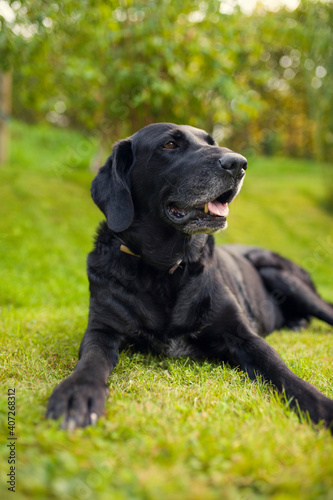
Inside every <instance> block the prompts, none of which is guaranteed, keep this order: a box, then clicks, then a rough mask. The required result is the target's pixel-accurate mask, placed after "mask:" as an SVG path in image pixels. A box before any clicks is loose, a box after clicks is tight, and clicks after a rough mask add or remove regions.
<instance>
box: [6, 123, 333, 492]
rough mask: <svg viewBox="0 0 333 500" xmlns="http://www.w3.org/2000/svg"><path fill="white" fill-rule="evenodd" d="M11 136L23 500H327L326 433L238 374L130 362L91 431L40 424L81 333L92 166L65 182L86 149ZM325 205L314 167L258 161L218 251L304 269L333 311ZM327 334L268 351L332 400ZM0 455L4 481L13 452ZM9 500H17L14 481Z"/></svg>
mask: <svg viewBox="0 0 333 500" xmlns="http://www.w3.org/2000/svg"><path fill="white" fill-rule="evenodd" d="M13 134H14V136H13V141H12V161H11V164H9V165H8V166H5V167H3V168H1V169H0V191H1V193H0V199H1V204H0V259H1V266H0V284H1V286H0V307H1V319H0V329H1V334H2V335H1V340H0V345H1V350H0V352H1V354H0V356H1V358H0V365H1V372H0V374H1V386H2V391H1V399H0V409H1V413H2V415H3V418H2V419H1V431H2V435H3V436H4V437H6V436H7V435H8V432H7V399H6V392H7V389H8V388H9V387H15V388H16V404H17V413H16V426H17V429H16V430H17V437H18V440H17V456H18V462H17V464H16V465H17V492H16V493H15V498H16V499H17V500H21V499H26V498H31V499H32V498H33V499H43V500H44V499H45V498H47V499H58V498H59V499H60V498H61V499H76V498H77V499H79V498H80V499H82V498H83V499H101V500H104V499H106V500H108V499H110V498H112V500H113V499H115V500H118V499H119V500H120V499H131V500H132V499H149V500H150V499H151V500H155V499H157V498H158V499H162V500H164V499H165V500H169V499H179V500H183V499H188V500H192V499H194V500H199V499H200V500H202V499H205V500H206V499H208V500H209V499H221V498H223V499H226V500H229V499H230V500H234V499H251V500H252V499H258V498H260V499H261V498H274V499H277V500H280V499H283V500H285V499H293V500H294V499H300V500H304V499H305V500H310V499H311V500H312V499H316V500H317V499H330V498H332V497H333V460H332V457H333V441H332V438H331V436H330V435H329V433H328V432H327V431H325V430H323V429H319V430H318V429H316V430H314V429H313V428H312V427H311V426H310V425H309V424H308V423H306V422H299V419H298V418H297V416H296V415H295V414H294V413H293V412H291V411H290V410H289V409H288V407H287V406H286V404H285V403H284V401H283V399H282V398H280V397H279V396H277V395H276V394H275V393H274V392H273V391H272V389H271V388H270V387H267V386H265V385H264V384H263V383H261V382H257V383H251V382H250V381H249V380H248V378H247V376H246V375H245V374H243V373H242V372H239V371H238V370H232V369H230V367H228V366H219V365H215V364H210V363H208V362H204V363H197V362H193V361H191V360H189V359H187V358H183V359H178V360H173V359H167V358H156V357H152V356H148V357H144V356H142V355H138V354H131V353H130V352H125V353H122V354H121V356H120V361H119V364H118V366H117V368H116V369H115V371H114V374H113V375H112V377H111V378H110V394H109V398H108V402H107V411H106V416H105V418H102V419H101V420H100V421H99V423H98V424H97V427H96V428H90V429H84V430H81V429H79V430H77V431H76V432H75V433H74V434H72V435H67V434H66V433H65V432H63V431H61V430H60V429H59V425H58V423H55V422H48V421H46V420H45V419H44V415H45V409H46V402H47V398H48V396H49V395H50V393H51V391H52V388H53V387H54V386H55V385H56V384H57V383H58V382H59V381H60V380H61V379H63V378H64V377H65V376H67V375H68V374H69V373H70V372H71V371H72V369H73V367H74V365H75V362H76V358H77V351H78V346H79V342H80V339H81V337H82V335H83V332H84V329H85V327H86V321H87V312H88V283H87V278H86V254H87V253H88V251H89V250H90V249H91V246H92V240H93V235H94V232H95V227H96V224H97V222H98V221H99V220H100V219H101V214H100V213H99V212H98V210H97V208H96V207H95V206H94V205H93V203H92V201H91V199H90V194H89V186H90V181H91V178H92V174H90V173H89V172H88V170H87V168H86V165H87V163H88V161H89V155H88V153H87V155H86V156H82V158H81V160H80V158H76V163H75V162H74V164H73V166H72V167H73V168H72V167H71V166H68V158H69V156H68V151H69V149H73V150H74V151H76V150H77V147H76V146H77V144H80V141H87V144H88V146H89V144H90V143H89V138H82V137H81V136H80V135H79V134H77V133H70V132H68V131H65V132H64V131H59V130H54V129H49V128H44V127H42V128H41V127H28V126H24V125H22V124H14V126H13ZM68 148H69V149H68ZM81 149H82V150H83V149H84V148H81ZM88 149H89V148H88V147H87V148H86V151H88ZM91 153H93V151H91ZM66 162H67V163H66ZM56 164H57V165H62V167H61V168H60V167H59V169H57V168H56V167H55V165H56ZM324 194H325V183H324V182H323V178H322V175H321V167H320V166H319V165H318V164H314V163H313V162H307V161H300V160H297V161H295V160H287V159H268V158H265V159H263V158H257V159H256V158H253V159H252V160H251V161H250V166H249V170H248V174H247V179H246V182H245V185H244V188H243V192H242V194H241V195H240V196H239V199H237V200H236V201H235V202H234V204H233V205H231V208H230V212H231V213H230V217H229V229H227V231H225V232H224V233H222V234H221V235H219V237H218V240H219V242H242V243H250V244H258V245H262V246H266V247H269V248H272V249H274V250H277V251H280V252H282V253H283V254H284V255H286V256H288V257H290V258H293V259H294V260H296V261H297V262H298V263H300V264H304V265H307V267H308V268H310V269H311V272H312V275H313V277H314V279H315V281H316V283H317V285H318V289H319V290H320V292H321V293H322V294H323V295H324V296H325V298H326V299H327V300H330V301H333V287H332V271H331V269H332V263H333V228H332V218H331V216H330V214H329V213H328V212H326V211H325V209H324V208H323V200H324ZM332 333H333V332H332V328H330V327H328V326H327V325H325V324H323V323H321V322H319V321H314V322H313V323H312V324H311V326H310V328H309V329H308V330H306V331H305V332H300V333H293V332H276V333H274V334H272V335H271V336H270V337H269V338H268V341H269V343H270V344H271V345H272V346H273V347H274V348H276V349H277V350H278V352H279V353H280V354H281V355H282V356H283V358H284V359H285V360H286V362H287V363H288V364H289V366H290V367H291V368H292V369H293V370H294V371H295V373H297V375H299V376H300V377H303V378H305V379H306V380H308V381H310V382H311V383H313V384H315V385H316V386H317V387H318V388H319V389H320V390H321V391H322V392H324V393H325V394H327V395H328V396H329V397H331V398H333V342H332V338H333V337H332ZM0 450H1V451H0V454H1V458H0V470H1V471H2V477H5V475H6V474H7V472H8V467H9V466H8V463H7V457H8V452H7V449H6V447H5V446H2V447H1V448H0ZM1 488H2V489H3V494H2V498H7V496H8V498H10V497H9V494H10V492H8V491H7V487H6V484H5V482H4V481H2V482H1Z"/></svg>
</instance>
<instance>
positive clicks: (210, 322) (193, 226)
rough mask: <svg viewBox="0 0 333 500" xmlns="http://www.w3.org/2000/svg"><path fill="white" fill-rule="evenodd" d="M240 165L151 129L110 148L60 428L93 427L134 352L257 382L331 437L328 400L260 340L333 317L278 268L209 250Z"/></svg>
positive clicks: (210, 148) (196, 138) (163, 128)
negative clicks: (229, 368) (231, 371)
mask: <svg viewBox="0 0 333 500" xmlns="http://www.w3.org/2000/svg"><path fill="white" fill-rule="evenodd" d="M246 166H247V164H246V160H245V158H244V157H243V156H241V155H238V154H236V153H233V152H232V151H230V150H228V149H226V148H220V147H219V146H217V145H216V143H215V142H214V141H213V139H212V138H211V137H210V136H209V135H208V134H207V133H206V132H204V131H203V130H199V129H195V128H193V127H189V126H177V125H174V124H170V123H160V124H155V125H149V126H148V127H145V128H144V129H142V130H140V131H139V132H137V133H136V134H134V135H133V136H132V137H130V138H128V139H126V140H124V141H121V142H119V143H118V144H117V145H116V146H115V148H114V150H113V153H112V155H111V157H110V158H109V159H108V160H107V162H106V164H105V166H104V167H102V168H101V169H100V171H99V173H98V175H97V176H96V178H95V179H94V181H93V183H92V191H91V192H92V197H93V199H94V201H95V203H96V204H97V205H98V207H99V208H100V209H101V210H102V211H103V213H104V214H105V216H106V222H103V223H102V224H101V225H100V228H99V230H98V235H97V238H96V243H95V248H94V250H93V251H92V252H91V253H90V255H89V257H88V276H89V282H90V294H91V298H90V311H89V323H88V328H87V331H86V333H85V335H84V338H83V340H82V343H81V347H80V359H79V362H78V364H77V365H76V367H75V370H74V373H73V374H72V375H70V376H69V377H68V378H67V379H66V380H64V381H63V382H61V383H60V384H59V385H58V386H57V387H56V388H55V390H54V392H53V394H52V396H51V398H50V401H49V408H48V417H50V418H58V417H60V416H63V417H64V421H63V422H64V423H63V425H64V427H75V426H85V425H89V424H91V423H93V422H94V421H95V420H96V418H97V416H100V415H101V414H102V413H103V410H104V403H105V398H106V395H107V385H106V384H107V380H108V377H109V374H110V372H111V371H112V370H113V368H114V367H115V365H116V363H117V356H118V351H119V350H120V349H122V348H125V347H128V346H132V347H133V348H136V349H139V350H141V351H142V350H143V351H150V352H154V353H161V354H164V355H170V356H181V355H188V356H191V357H193V358H195V359H214V360H218V361H220V362H222V361H226V362H229V363H231V364H233V365H236V366H239V367H240V368H241V369H243V370H245V371H246V372H247V373H248V375H249V376H250V377H251V378H253V379H254V378H255V377H256V375H258V374H259V375H261V376H262V377H264V379H266V380H267V381H271V382H272V383H273V384H274V385H275V386H276V388H277V389H278V390H279V391H281V392H282V391H285V394H286V396H287V398H288V399H290V400H291V404H292V405H293V406H294V407H299V408H300V410H302V411H303V412H308V413H309V415H310V417H311V419H312V421H313V422H314V423H318V422H320V421H323V422H324V423H325V424H326V426H328V427H332V422H333V401H332V400H330V399H328V398H327V397H325V396H324V395H323V394H322V393H320V392H319V391H318V390H317V389H316V388H315V387H313V386H312V385H310V384H309V383H307V382H305V381H304V380H301V379H300V378H298V377H297V376H296V375H295V374H294V373H293V372H291V370H289V368H288V367H287V366H286V364H285V363H284V362H283V361H282V359H281V358H280V357H279V355H278V354H277V353H276V352H275V350H274V349H273V348H272V347H270V346H269V345H268V344H267V342H266V341H265V340H264V339H263V338H262V337H263V336H265V335H267V334H268V333H270V332H272V331H273V330H275V329H279V328H282V327H286V326H289V327H292V328H295V327H298V326H301V325H303V324H304V323H305V322H306V321H308V319H309V318H310V317H311V316H316V317H317V318H320V319H322V320H323V321H326V322H327V323H329V324H331V325H333V307H332V306H331V305H329V304H328V303H326V302H324V301H323V300H322V299H321V298H320V297H319V295H318V294H317V293H316V290H315V287H314V285H313V283H312V281H311V278H310V277H309V275H308V274H307V273H306V271H304V270H303V269H301V268H299V267H298V266H296V265H295V264H294V263H292V262H290V261H288V260H287V259H284V258H283V257H281V256H279V255H277V254H274V253H272V252H270V251H267V250H262V249H258V248H255V247H246V246H237V245H227V246H223V247H215V246H214V240H213V237H212V234H213V233H214V232H215V231H217V230H220V229H223V228H225V227H226V212H225V210H226V203H230V202H231V201H232V200H233V199H234V198H235V196H236V195H237V194H238V192H239V190H240V188H241V185H242V182H243V179H244V175H245V169H246ZM213 201H214V202H215V207H216V206H218V207H219V208H220V209H221V210H224V214H223V213H222V215H221V214H220V215H218V214H217V213H216V211H215V214H214V213H213V212H214V205H210V210H209V213H207V211H205V210H204V206H205V204H206V203H208V202H213ZM212 207H213V208H212ZM122 244H123V245H126V246H127V247H128V248H129V249H130V250H131V251H132V252H133V253H134V254H136V255H128V254H127V253H124V252H123V251H121V249H120V246H121V245H122ZM221 397H223V395H221Z"/></svg>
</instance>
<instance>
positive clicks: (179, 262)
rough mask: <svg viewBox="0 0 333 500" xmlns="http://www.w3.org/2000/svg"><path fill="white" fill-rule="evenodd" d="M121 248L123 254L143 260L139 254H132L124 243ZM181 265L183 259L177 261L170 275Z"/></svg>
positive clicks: (170, 270)
mask: <svg viewBox="0 0 333 500" xmlns="http://www.w3.org/2000/svg"><path fill="white" fill-rule="evenodd" d="M119 248H120V251H121V252H124V253H127V254H128V255H133V257H137V258H138V259H141V255H138V254H136V253H134V252H132V250H131V249H130V248H128V246H127V245H124V243H122V244H121V245H120V247H119ZM181 263H182V259H179V260H177V262H176V264H175V265H174V266H172V267H171V268H170V269H169V271H168V272H169V274H173V273H174V272H175V270H176V269H178V267H179V266H180V264H181Z"/></svg>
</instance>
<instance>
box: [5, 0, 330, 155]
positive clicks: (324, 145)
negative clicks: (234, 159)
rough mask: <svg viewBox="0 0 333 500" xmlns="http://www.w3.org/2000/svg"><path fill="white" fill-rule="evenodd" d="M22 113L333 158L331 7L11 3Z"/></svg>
mask: <svg viewBox="0 0 333 500" xmlns="http://www.w3.org/2000/svg"><path fill="white" fill-rule="evenodd" d="M9 4H11V5H12V6H13V8H15V9H16V10H15V15H16V18H15V20H14V21H13V22H12V23H11V24H10V23H7V24H8V26H6V25H4V31H3V33H2V34H1V38H0V47H1V46H3V47H4V49H3V52H2V53H3V56H4V57H3V58H2V61H3V63H2V64H5V65H7V66H8V65H9V64H12V65H13V66H14V103H13V104H14V115H15V116H17V117H20V118H23V119H26V120H41V119H43V118H45V116H47V119H48V120H50V121H53V122H55V123H57V124H59V125H61V126H68V125H70V124H71V125H74V126H77V127H80V128H83V129H85V130H90V131H96V130H98V132H99V134H100V138H101V141H102V142H105V141H106V140H107V139H109V138H110V137H112V140H115V139H118V138H120V137H123V136H124V135H126V134H130V133H133V132H134V131H136V130H137V129H138V128H140V127H142V126H144V125H146V124H148V123H151V122H155V121H174V122H176V123H190V124H192V125H194V126H198V127H202V128H205V129H208V130H211V131H213V130H214V129H215V130H214V133H215V135H216V136H217V138H218V139H219V140H223V141H224V142H225V143H226V144H227V145H228V146H230V147H232V148H234V149H236V150H240V149H241V150H243V151H245V152H247V151H249V150H253V149H255V150H256V151H257V152H262V153H265V154H270V155H272V154H274V155H276V154H288V155H293V156H300V157H316V158H318V159H329V158H332V156H333V121H332V113H331V109H332V100H333V93H332V88H333V84H332V75H333V71H332V69H333V68H332V64H333V44H332V36H333V35H332V33H333V32H332V29H331V26H332V20H333V14H332V12H333V9H332V3H331V2H319V1H318V2H317V1H316V2H314V1H312V0H303V1H302V2H300V4H299V6H298V8H297V9H296V10H294V11H292V12H290V11H288V10H286V9H280V10H278V11H277V12H270V11H265V10H264V8H263V7H262V6H261V5H258V6H257V8H256V10H255V11H254V12H253V13H252V15H251V16H249V15H246V14H245V13H243V12H242V11H241V10H240V9H239V8H238V7H237V6H236V7H235V9H234V12H232V13H230V14H225V13H223V12H224V11H225V9H223V2H222V8H221V2H220V1H219V0H210V1H207V2H202V1H201V0H191V1H190V0H186V1H183V2H182V3H181V4H179V3H176V2H170V1H169V0H163V1H158V2H157V1H156V0H150V1H148V2H147V1H145V0H135V1H134V0H127V1H126V2H120V3H119V2H116V1H115V0H111V1H109V2H104V1H102V0H97V1H92V0H85V1H80V2H79V1H78V0H62V1H61V2H51V3H46V2H44V1H43V0H29V1H22V3H21V4H20V5H21V6H20V7H19V6H18V5H19V4H18V2H14V1H9Z"/></svg>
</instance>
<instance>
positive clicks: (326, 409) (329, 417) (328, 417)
mask: <svg viewBox="0 0 333 500" xmlns="http://www.w3.org/2000/svg"><path fill="white" fill-rule="evenodd" d="M318 420H319V421H322V422H323V423H324V425H325V426H326V427H327V428H328V429H329V430H330V431H331V434H333V400H332V399H328V398H326V397H325V399H324V400H323V401H322V402H321V405H320V411H319V418H318Z"/></svg>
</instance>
